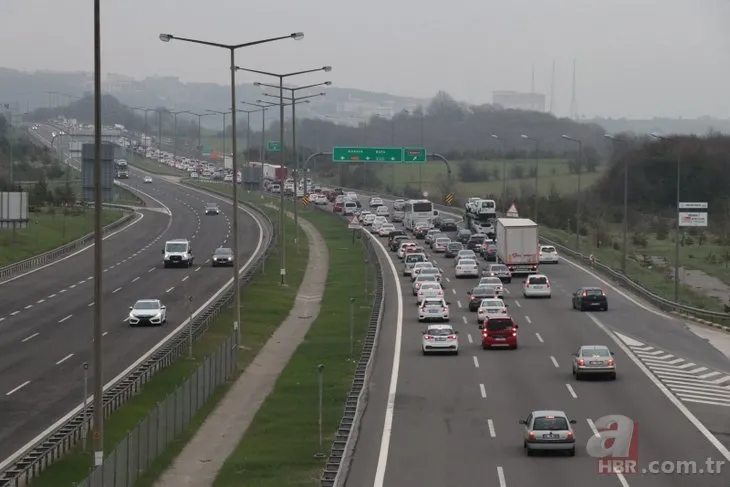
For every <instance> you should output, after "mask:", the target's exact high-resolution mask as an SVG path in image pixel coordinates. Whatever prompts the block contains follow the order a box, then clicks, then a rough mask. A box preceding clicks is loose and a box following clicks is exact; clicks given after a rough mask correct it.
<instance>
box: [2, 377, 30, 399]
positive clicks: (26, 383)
mask: <svg viewBox="0 0 730 487" xmlns="http://www.w3.org/2000/svg"><path fill="white" fill-rule="evenodd" d="M28 384H30V381H29V380H27V381H25V382H23V383H22V384H20V385H19V386H18V387H16V388H15V389H11V390H10V391H9V392H6V393H5V395H6V396H10V395H13V394H15V393H16V392H18V391H19V390H21V389H22V388H23V387H25V386H27V385H28Z"/></svg>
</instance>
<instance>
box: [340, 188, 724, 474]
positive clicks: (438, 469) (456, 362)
mask: <svg viewBox="0 0 730 487" xmlns="http://www.w3.org/2000/svg"><path fill="white" fill-rule="evenodd" d="M363 203H364V206H367V201H366V200H364V201H363ZM379 240H380V241H381V242H383V243H384V241H385V240H384V239H379ZM387 254H388V255H387V257H386V258H387V259H390V261H391V262H392V263H393V270H394V271H395V275H392V274H393V272H391V268H390V266H389V264H387V261H386V265H385V266H384V270H385V274H386V281H385V285H386V296H388V299H387V304H386V310H385V314H384V318H383V329H382V333H381V338H380V340H379V344H378V349H377V351H376V362H375V367H374V369H373V374H372V376H371V380H370V384H369V392H370V394H369V399H368V407H367V409H366V411H365V414H364V416H363V423H362V425H361V428H360V433H359V438H358V443H357V449H356V452H355V456H354V460H353V463H352V465H351V469H350V472H349V476H348V479H347V482H346V485H347V486H348V487H382V486H386V487H396V486H397V487H411V486H412V487H424V486H425V487H427V486H433V487H447V486H459V487H461V486H481V485H492V486H499V487H518V486H519V487H523V486H524V487H534V486H535V485H540V486H556V487H557V486H561V487H564V486H566V485H570V486H573V485H591V486H606V487H616V486H621V487H627V486H631V487H639V486H647V487H648V486H652V487H654V486H655V487H669V486H699V485H701V486H703V487H715V486H717V487H719V486H727V485H730V463H729V461H730V452H728V451H727V449H726V446H724V445H723V443H722V442H724V441H725V439H726V435H727V433H728V432H730V431H729V430H730V428H729V427H728V425H727V421H726V419H725V418H726V417H727V414H728V412H730V410H728V409H727V408H728V407H730V390H729V389H730V388H729V387H727V386H728V385H730V376H728V375H727V374H726V373H725V372H724V371H726V370H728V361H727V359H726V358H725V357H724V356H723V355H722V354H720V353H719V352H718V351H717V350H715V349H714V348H713V347H711V346H710V345H708V344H707V343H706V342H705V341H703V340H701V339H699V338H698V337H697V336H696V335H694V334H692V333H689V332H687V330H686V329H685V326H684V324H683V323H681V322H678V321H676V320H673V319H671V318H668V317H665V316H663V315H661V314H658V313H657V312H656V311H655V310H653V309H652V308H650V307H649V306H647V305H645V304H644V303H641V302H640V301H638V300H635V299H634V298H633V297H631V296H629V295H622V293H621V291H620V290H618V289H615V288H612V287H609V286H608V283H605V282H604V281H603V280H601V278H600V277H599V276H594V275H591V274H589V273H587V272H586V271H585V270H583V269H582V268H579V267H577V266H575V265H572V264H570V263H568V262H565V261H563V262H561V263H560V264H557V265H543V266H541V269H540V270H541V272H543V273H545V274H546V275H548V276H549V278H550V280H551V282H552V289H553V293H552V294H553V295H552V298H551V299H540V300H537V299H525V298H524V297H523V296H522V287H521V286H522V278H516V279H514V280H513V283H512V284H508V285H507V286H506V288H507V290H508V291H509V293H508V294H507V295H506V297H505V302H506V303H507V304H509V306H510V308H509V309H510V312H511V314H512V315H513V316H514V318H515V319H516V321H517V322H518V323H519V325H520V328H519V348H518V349H517V350H486V351H485V350H482V348H481V345H480V341H479V338H480V335H479V330H478V328H477V324H476V313H472V312H469V311H468V306H467V303H468V298H469V297H468V295H467V294H466V292H467V290H469V289H470V288H471V287H473V286H474V285H475V282H476V280H475V279H456V278H455V276H454V272H453V267H454V264H453V262H452V261H451V260H450V259H445V258H444V257H442V256H437V255H438V254H432V253H431V252H430V251H429V254H430V256H431V259H432V261H434V262H436V263H437V264H438V266H439V267H441V268H442V269H443V270H444V276H445V278H446V279H445V290H446V294H447V296H448V298H447V299H448V300H449V301H450V310H451V324H452V325H453V326H454V327H455V328H456V329H457V330H458V331H459V332H460V334H459V337H460V338H459V340H460V347H461V351H460V354H459V355H458V356H425V357H424V356H423V355H422V354H421V332H422V331H423V330H424V329H425V325H424V324H419V323H418V321H417V309H416V301H415V297H414V296H413V295H412V292H411V283H410V279H408V278H404V277H402V274H401V271H402V264H401V263H400V261H399V260H398V258H397V257H396V256H395V254H394V253H392V252H390V251H387ZM480 263H482V265H483V263H484V261H482V260H481V259H480ZM584 285H598V286H601V287H603V288H604V289H605V290H606V291H607V294H608V297H609V310H608V311H607V312H595V313H590V312H585V313H584V312H579V311H574V310H572V306H571V302H570V295H571V294H572V292H573V291H574V290H575V289H577V288H579V287H580V286H584ZM399 294H400V295H401V296H402V300H401V301H400V302H399V301H398V300H397V299H396V297H397V296H398V295H399ZM399 317H401V318H402V319H399ZM591 344H603V345H607V346H608V347H610V348H611V350H612V351H613V352H614V353H615V359H616V363H617V366H618V378H617V380H616V381H606V380H600V379H598V380H581V381H576V380H575V379H573V377H572V374H571V359H572V357H571V353H573V352H575V351H576V350H577V349H578V347H580V346H581V345H591ZM394 369H395V370H394ZM700 369H703V370H700ZM537 409H560V410H564V411H565V412H566V413H567V414H568V416H569V417H570V418H572V419H575V420H576V421H577V424H576V425H575V431H576V437H577V443H576V445H577V453H576V456H575V457H572V458H571V457H568V456H562V455H544V456H543V455H541V456H536V457H527V455H526V454H525V452H524V451H523V445H522V430H521V426H520V425H519V424H518V420H520V419H524V418H525V417H526V416H527V415H528V413H529V412H530V411H533V410H537ZM606 415H622V416H626V417H628V418H630V419H631V420H632V421H634V422H635V423H634V424H635V425H636V430H635V433H634V435H633V442H635V445H637V447H638V458H637V460H638V464H637V469H638V470H637V471H638V473H636V474H629V473H627V474H623V475H617V474H615V473H599V463H598V462H599V461H598V459H597V458H594V457H591V456H590V455H589V454H588V452H587V450H586V444H587V442H588V440H589V439H590V438H591V437H593V436H596V431H595V424H596V423H597V422H598V421H599V418H601V417H604V416H606ZM718 438H719V440H718ZM607 439H608V436H606V434H605V433H604V434H601V433H598V436H597V438H596V440H593V441H597V440H600V441H602V442H603V441H605V440H607ZM720 440H722V441H720Z"/></svg>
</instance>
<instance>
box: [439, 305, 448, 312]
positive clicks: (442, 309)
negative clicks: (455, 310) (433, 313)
mask: <svg viewBox="0 0 730 487" xmlns="http://www.w3.org/2000/svg"><path fill="white" fill-rule="evenodd" d="M448 310H449V307H448V306H444V307H443V308H441V311H443V312H444V313H445V312H447V311H448Z"/></svg>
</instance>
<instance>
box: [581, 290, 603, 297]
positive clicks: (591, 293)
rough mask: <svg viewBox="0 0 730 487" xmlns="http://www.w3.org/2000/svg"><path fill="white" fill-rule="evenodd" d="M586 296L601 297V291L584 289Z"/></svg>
mask: <svg viewBox="0 0 730 487" xmlns="http://www.w3.org/2000/svg"><path fill="white" fill-rule="evenodd" d="M584 292H585V294H586V296H601V295H603V291H601V290H600V289H586V290H585V291H584Z"/></svg>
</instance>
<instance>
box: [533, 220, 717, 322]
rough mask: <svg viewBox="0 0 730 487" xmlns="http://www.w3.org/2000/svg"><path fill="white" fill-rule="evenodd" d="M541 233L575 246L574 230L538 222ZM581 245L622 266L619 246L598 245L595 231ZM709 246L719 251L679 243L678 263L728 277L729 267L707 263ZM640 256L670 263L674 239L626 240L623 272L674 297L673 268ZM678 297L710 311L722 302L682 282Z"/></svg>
mask: <svg viewBox="0 0 730 487" xmlns="http://www.w3.org/2000/svg"><path fill="white" fill-rule="evenodd" d="M540 234H541V235H542V236H544V237H545V238H548V239H550V240H552V241H554V242H556V243H559V244H561V245H564V246H566V247H568V248H572V249H575V234H574V233H569V232H566V231H564V230H555V229H552V228H547V227H545V226H540ZM615 237H616V239H613V240H614V241H619V240H618V235H616V236H615ZM580 247H581V249H580V251H581V253H583V254H585V255H590V254H593V255H594V256H595V258H596V259H597V260H599V261H600V262H601V263H603V264H605V265H608V266H610V267H612V268H614V269H620V268H621V261H622V252H621V250H616V249H614V248H612V247H610V246H609V245H603V246H602V247H601V248H597V246H596V238H595V236H594V235H589V236H586V237H582V238H581V242H580ZM712 249H715V251H718V252H719V249H718V248H717V246H715V245H710V244H706V245H703V246H702V248H701V247H698V246H692V247H684V248H682V247H680V264H681V265H682V266H685V267H687V268H691V269H700V270H703V271H705V272H707V273H708V274H711V275H714V276H716V277H719V278H728V277H730V269H728V268H727V266H726V265H725V264H718V265H716V266H715V267H714V268H713V267H712V266H710V265H708V264H706V262H705V260H704V256H706V255H707V252H712V251H713V250H712ZM643 256H656V257H666V258H667V262H668V264H669V265H672V262H673V261H674V243H673V242H672V241H670V240H666V241H657V240H656V239H653V238H648V245H647V247H645V248H643V247H642V248H638V247H636V246H632V245H631V243H629V250H628V259H627V264H626V273H627V274H628V275H629V277H631V279H633V280H634V281H636V282H638V283H640V284H641V285H643V286H645V287H647V288H648V289H650V290H651V291H652V292H654V293H655V294H658V295H659V296H662V297H663V298H666V299H669V300H674V280H673V279H670V277H669V274H670V272H672V275H673V271H670V270H669V268H668V267H663V266H657V265H653V266H651V268H649V267H648V266H645V265H642V264H641V263H640V262H641V261H642V260H643V259H642V257H643ZM679 297H680V302H681V303H683V304H687V305H690V306H695V307H698V308H704V309H708V310H713V311H723V309H722V303H721V302H720V301H719V300H718V299H716V298H714V297H712V296H708V295H706V294H703V293H701V292H698V291H697V290H695V289H693V288H691V287H690V286H686V285H684V284H682V283H681V282H680V291H679Z"/></svg>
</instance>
